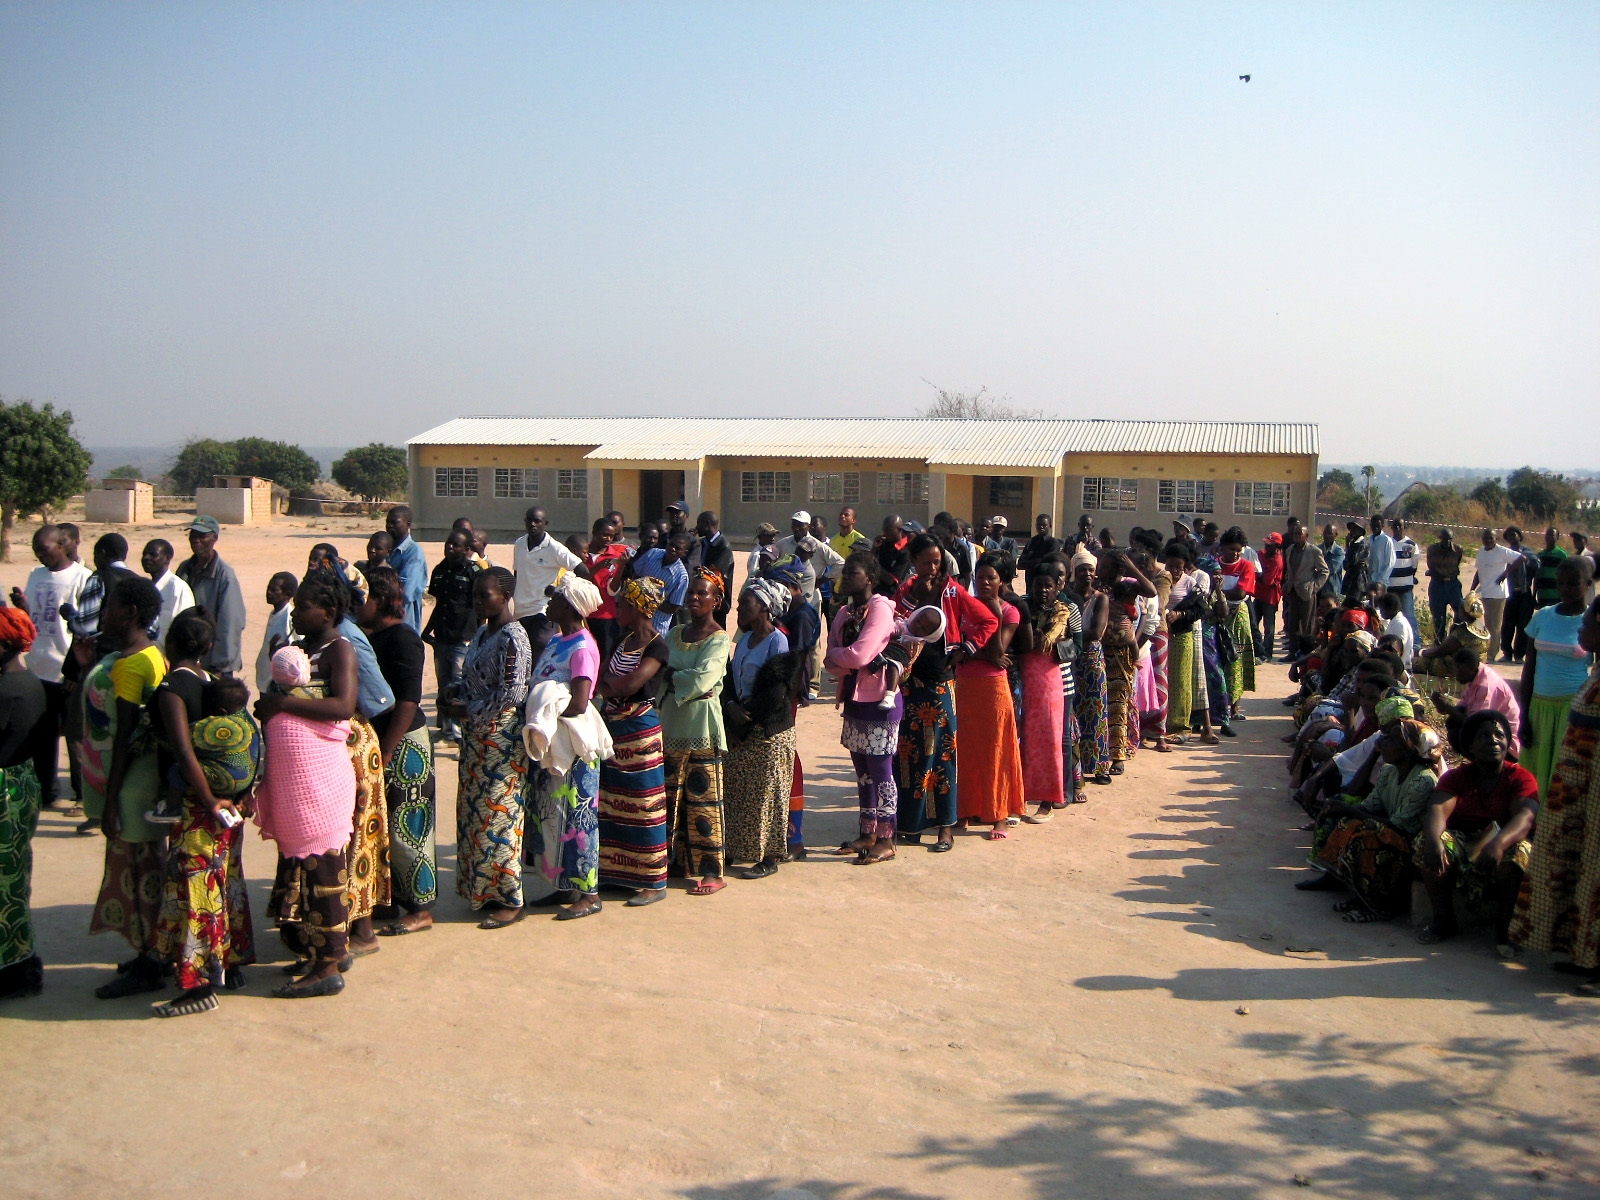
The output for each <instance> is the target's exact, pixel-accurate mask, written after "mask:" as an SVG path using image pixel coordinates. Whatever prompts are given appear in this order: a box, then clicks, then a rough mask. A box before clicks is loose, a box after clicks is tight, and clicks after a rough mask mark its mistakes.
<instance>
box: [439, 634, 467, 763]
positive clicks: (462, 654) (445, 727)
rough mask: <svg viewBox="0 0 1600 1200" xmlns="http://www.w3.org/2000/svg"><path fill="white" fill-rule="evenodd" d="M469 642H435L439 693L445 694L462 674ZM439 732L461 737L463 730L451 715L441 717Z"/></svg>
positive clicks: (449, 736)
mask: <svg viewBox="0 0 1600 1200" xmlns="http://www.w3.org/2000/svg"><path fill="white" fill-rule="evenodd" d="M470 644H471V643H469V642H435V643H434V645H433V677H434V679H435V680H436V681H437V683H438V685H439V693H438V694H439V695H440V696H441V697H442V696H443V695H444V689H445V686H446V685H447V684H450V683H454V682H455V680H456V678H457V677H458V676H459V675H460V674H461V664H462V662H463V661H464V660H465V659H466V657H467V647H468V646H469V645H470ZM439 732H440V733H442V734H443V735H444V736H445V737H448V738H457V739H459V738H460V737H461V730H460V728H459V727H458V726H457V725H456V723H455V722H454V721H453V720H451V719H450V718H449V717H446V716H443V715H441V716H440V717H439Z"/></svg>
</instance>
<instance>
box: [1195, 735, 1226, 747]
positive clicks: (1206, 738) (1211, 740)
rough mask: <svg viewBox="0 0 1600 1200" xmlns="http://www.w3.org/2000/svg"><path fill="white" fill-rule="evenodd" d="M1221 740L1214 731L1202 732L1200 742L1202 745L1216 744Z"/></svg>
mask: <svg viewBox="0 0 1600 1200" xmlns="http://www.w3.org/2000/svg"><path fill="white" fill-rule="evenodd" d="M1221 742H1222V739H1221V738H1219V737H1218V736H1217V735H1216V734H1214V733H1202V734H1201V735H1200V744H1201V745H1202V746H1216V745H1220V744H1221Z"/></svg>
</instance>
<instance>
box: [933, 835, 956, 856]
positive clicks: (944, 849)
mask: <svg viewBox="0 0 1600 1200" xmlns="http://www.w3.org/2000/svg"><path fill="white" fill-rule="evenodd" d="M955 848H956V844H955V843H954V842H947V841H945V839H944V838H940V839H939V840H938V841H937V842H935V843H934V844H933V845H931V846H929V847H928V853H929V854H948V853H950V851H952V850H954V849H955Z"/></svg>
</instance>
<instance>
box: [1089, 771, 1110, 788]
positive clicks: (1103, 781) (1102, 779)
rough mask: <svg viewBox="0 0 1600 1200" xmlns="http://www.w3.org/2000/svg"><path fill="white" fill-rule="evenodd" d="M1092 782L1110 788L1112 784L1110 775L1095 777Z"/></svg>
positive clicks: (1097, 775)
mask: <svg viewBox="0 0 1600 1200" xmlns="http://www.w3.org/2000/svg"><path fill="white" fill-rule="evenodd" d="M1090 782H1092V783H1098V784H1100V785H1101V786H1102V787H1108V786H1110V783H1111V776H1110V775H1101V774H1096V775H1095V776H1094V778H1093V779H1092V780H1091V781H1090Z"/></svg>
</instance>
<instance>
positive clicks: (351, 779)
mask: <svg viewBox="0 0 1600 1200" xmlns="http://www.w3.org/2000/svg"><path fill="white" fill-rule="evenodd" d="M272 682H273V683H274V684H275V685H276V686H277V687H278V688H279V689H280V690H282V691H283V692H284V693H286V694H287V695H291V696H295V695H299V696H306V695H308V694H309V693H308V691H307V689H308V687H309V685H310V683H311V660H310V659H308V658H307V657H306V652H305V651H304V650H302V649H300V647H299V646H285V647H284V648H283V649H281V650H279V651H278V652H277V653H276V654H274V655H273V656H272ZM349 741H350V722H349V721H313V720H311V719H310V718H308V717H298V716H294V715H293V714H290V713H284V712H280V713H277V714H276V715H275V716H273V717H272V718H271V719H270V720H269V721H268V722H267V728H266V745H267V753H266V765H265V770H264V773H263V775H264V777H263V779H262V782H261V786H260V788H259V789H258V791H257V793H256V823H257V824H258V825H260V826H261V832H262V835H263V836H265V837H268V838H271V839H272V840H273V841H275V842H277V843H278V851H279V853H280V854H282V855H283V856H284V857H285V858H305V857H307V856H309V855H313V854H327V853H330V852H332V851H335V850H339V849H341V848H343V847H344V846H345V845H346V843H348V842H349V841H350V830H351V827H352V824H353V822H354V820H355V812H356V773H355V765H354V764H353V763H352V761H351V759H350V750H349V746H348V743H349Z"/></svg>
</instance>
